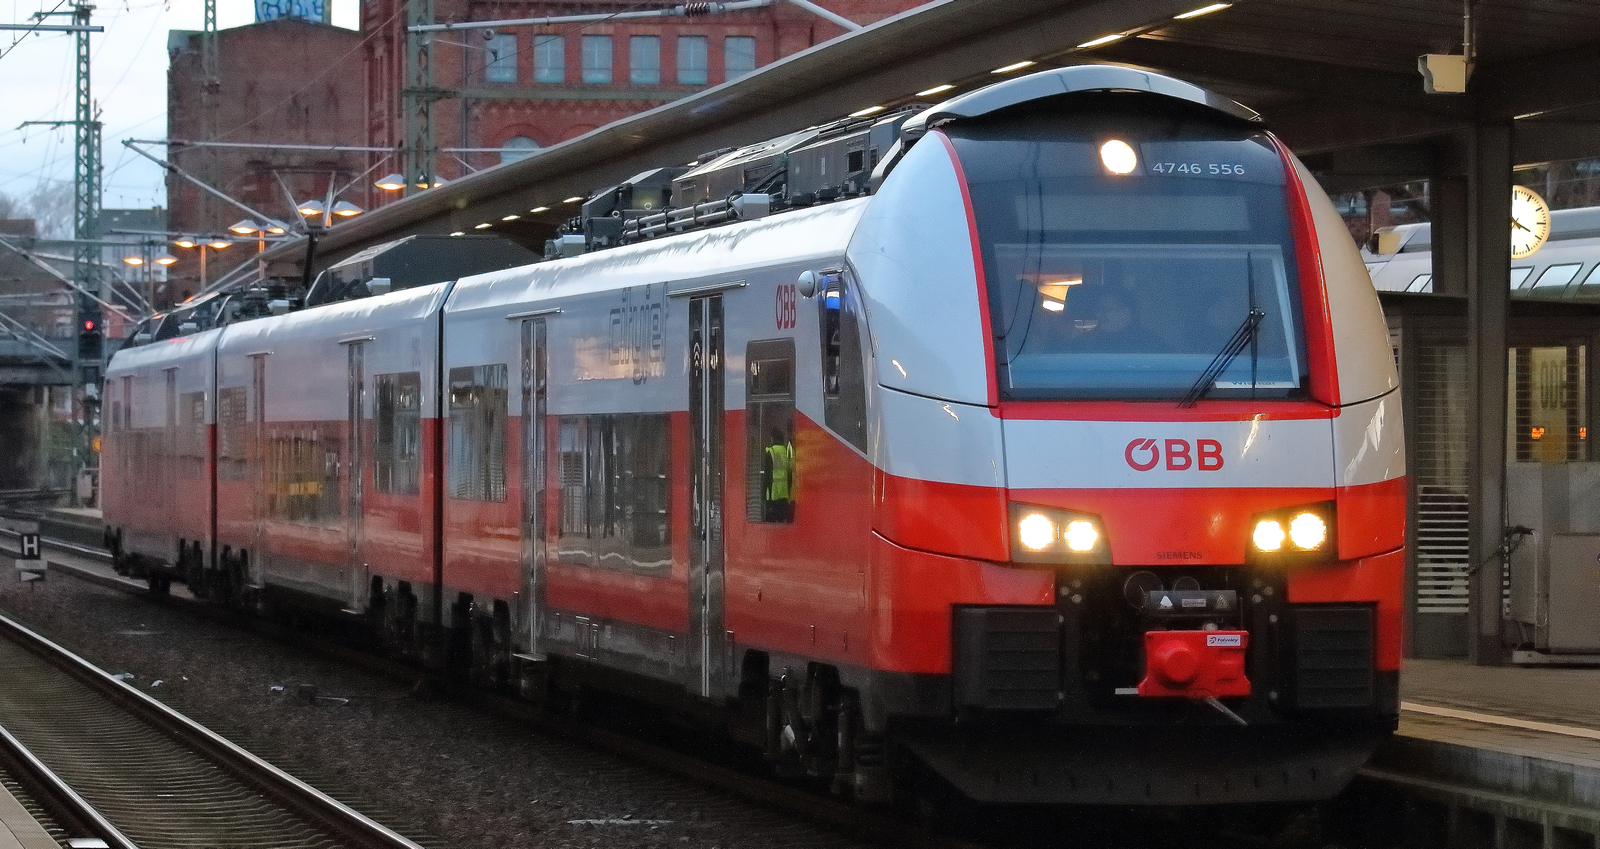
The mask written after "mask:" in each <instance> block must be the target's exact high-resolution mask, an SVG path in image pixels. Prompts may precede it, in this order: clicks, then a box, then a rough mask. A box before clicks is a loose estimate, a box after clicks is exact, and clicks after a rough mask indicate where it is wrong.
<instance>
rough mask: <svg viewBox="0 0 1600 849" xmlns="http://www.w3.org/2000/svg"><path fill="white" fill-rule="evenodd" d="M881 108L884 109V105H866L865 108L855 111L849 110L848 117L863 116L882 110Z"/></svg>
mask: <svg viewBox="0 0 1600 849" xmlns="http://www.w3.org/2000/svg"><path fill="white" fill-rule="evenodd" d="M883 110H884V107H882V106H868V107H867V108H865V109H857V110H856V111H854V112H851V113H850V117H852V118H865V117H867V116H868V115H876V114H877V113H879V112H882V111H883Z"/></svg>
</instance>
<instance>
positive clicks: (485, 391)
mask: <svg viewBox="0 0 1600 849" xmlns="http://www.w3.org/2000/svg"><path fill="white" fill-rule="evenodd" d="M509 397H510V396H509V395H508V394H507V392H506V367H505V364H504V363H501V364H498V365H492V366H472V367H469V368H453V369H451V370H450V430H449V437H448V439H449V446H448V451H449V466H448V468H447V470H446V471H447V473H448V477H449V482H450V497H451V498H460V499H465V500H468V501H504V500H506V409H507V402H508V399H509Z"/></svg>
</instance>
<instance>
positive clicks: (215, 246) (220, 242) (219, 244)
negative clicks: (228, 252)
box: [205, 239, 233, 251]
mask: <svg viewBox="0 0 1600 849" xmlns="http://www.w3.org/2000/svg"><path fill="white" fill-rule="evenodd" d="M205 246H206V247H208V248H210V249H212V250H214V251H220V250H222V249H223V248H231V247H233V243H232V242H230V241H228V240H227V239H212V240H211V241H209V242H206V243H205Z"/></svg>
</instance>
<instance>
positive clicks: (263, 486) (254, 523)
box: [240, 351, 271, 589]
mask: <svg viewBox="0 0 1600 849" xmlns="http://www.w3.org/2000/svg"><path fill="white" fill-rule="evenodd" d="M270 355H271V352H268V351H263V352H261V353H258V354H251V355H250V455H249V456H250V492H251V502H252V503H251V510H250V528H251V530H250V550H249V553H248V559H247V560H246V561H245V564H244V565H245V570H244V574H243V575H241V576H240V579H241V580H242V581H243V582H244V586H245V587H248V588H252V589H260V588H261V587H263V586H265V585H266V564H265V563H264V562H263V561H262V557H263V555H262V552H261V541H262V536H263V535H264V533H265V531H266V527H265V526H266V521H267V475H268V463H267V450H268V449H267V357H268V356H270ZM241 589H242V588H241Z"/></svg>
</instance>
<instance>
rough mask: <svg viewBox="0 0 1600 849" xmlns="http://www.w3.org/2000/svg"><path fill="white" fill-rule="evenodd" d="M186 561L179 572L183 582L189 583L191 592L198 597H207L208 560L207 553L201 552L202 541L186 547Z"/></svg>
mask: <svg viewBox="0 0 1600 849" xmlns="http://www.w3.org/2000/svg"><path fill="white" fill-rule="evenodd" d="M184 554H185V556H184V563H183V566H182V568H180V569H179V573H180V574H181V575H182V576H183V582H184V583H185V584H188V585H189V592H190V594H192V595H193V596H195V597H196V598H205V597H206V562H205V555H203V554H201V553H200V543H198V542H197V543H195V544H194V545H191V546H188V547H187V548H185V549H184Z"/></svg>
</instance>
